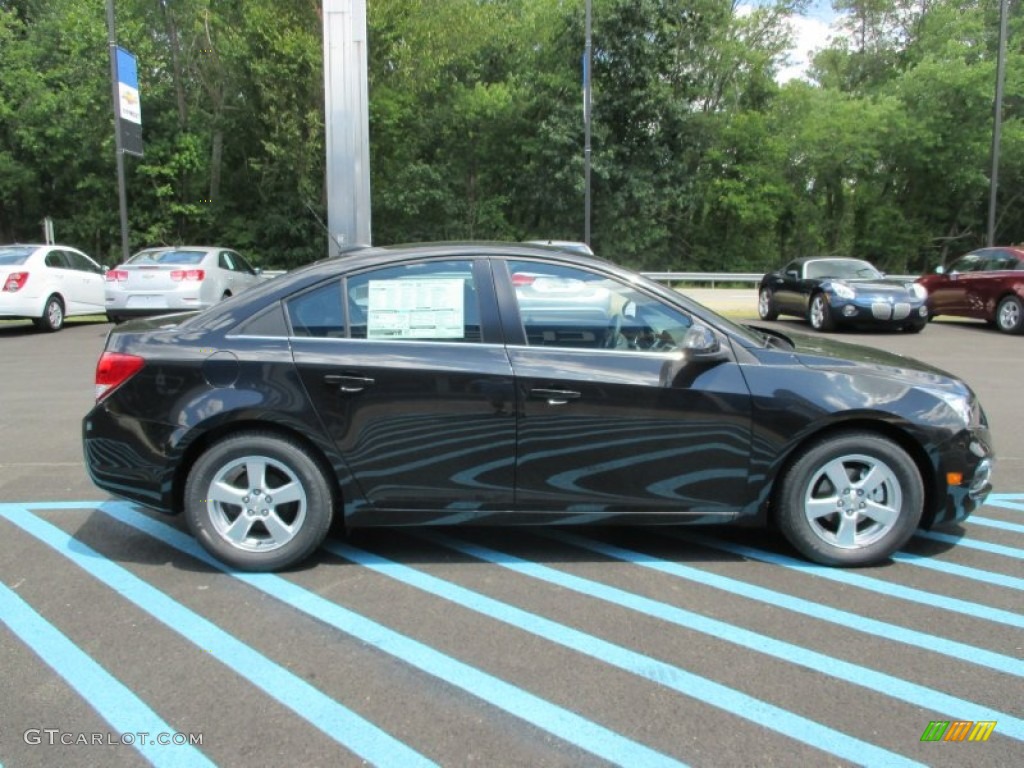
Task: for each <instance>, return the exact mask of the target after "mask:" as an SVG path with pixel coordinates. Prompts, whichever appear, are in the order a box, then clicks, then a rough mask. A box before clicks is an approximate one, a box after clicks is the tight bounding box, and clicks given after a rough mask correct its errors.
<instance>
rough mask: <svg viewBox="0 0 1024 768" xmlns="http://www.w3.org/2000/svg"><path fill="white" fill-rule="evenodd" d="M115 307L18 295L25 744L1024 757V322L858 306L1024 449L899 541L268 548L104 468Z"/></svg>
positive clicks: (3, 396) (144, 755)
mask: <svg viewBox="0 0 1024 768" xmlns="http://www.w3.org/2000/svg"><path fill="white" fill-rule="evenodd" d="M752 294H753V291H750V292H749V293H747V294H744V293H739V292H737V293H736V294H735V295H734V298H733V295H732V294H730V297H729V298H728V299H727V298H726V294H721V295H719V296H717V297H714V298H713V299H711V298H710V297H709V296H704V295H701V296H700V298H702V299H707V303H709V304H710V303H714V302H716V301H721V302H723V305H724V306H726V308H727V309H728V311H729V312H730V313H731V314H733V315H740V316H743V315H744V314H745V313H747V312H748V311H749V313H750V315H749V316H750V317H753V296H752ZM747 296H749V307H748V306H747V304H746V301H747V298H746V297H747ZM772 325H775V326H776V327H780V328H783V329H786V330H787V331H794V332H809V331H808V329H807V327H806V326H805V325H804V324H802V323H799V322H797V321H795V320H792V321H791V320H782V321H779V322H777V323H773V324H772ZM108 328H109V326H108V325H106V324H102V323H93V324H89V323H75V324H70V325H68V326H67V327H66V328H65V330H63V331H61V332H60V333H57V334H52V335H41V334H37V333H35V332H33V331H32V330H31V329H30V326H27V325H24V326H22V325H10V324H8V325H0V352H2V353H3V355H4V364H3V365H2V366H0V434H2V436H3V439H2V442H0V659H2V660H3V666H2V669H3V673H4V674H3V675H2V679H0V766H6V768H14V767H15V766H54V765H61V766H96V765H104V766H122V765H124V766H130V765H132V766H133V765H146V764H153V765H187V766H193V765H221V766H234V765H245V766H254V767H255V766H264V765H266V766H270V765H274V766H279V765H362V764H366V763H372V764H377V765H395V766H403V767H404V766H409V765H421V764H422V765H429V764H437V765H446V766H471V765H480V766H485V765H486V766H591V765H601V764H620V765H629V766H646V765H693V766H754V765H756V766H769V765H778V766H790V765H792V766H796V765H801V766H802V765H855V764H861V765H871V766H876V765H886V766H889V765H922V764H923V765H937V766H944V765H949V766H952V765H971V766H993V767H995V766H1008V765H1019V764H1022V762H1024V685H1022V679H1021V678H1022V677H1024V631H1022V630H1024V610H1022V605H1024V601H1022V599H1021V590H1022V589H1024V430H1022V429H1021V428H1020V426H1019V424H1018V421H1019V414H1020V406H1019V388H1020V385H1019V382H1020V381H1021V380H1022V379H1024V355H1022V354H1021V352H1022V350H1024V347H1022V345H1024V338H1019V337H1007V336H1004V335H1001V334H998V333H996V332H994V331H991V330H988V329H987V328H985V326H983V325H981V324H976V323H970V322H950V321H940V322H936V323H933V324H932V325H931V326H930V327H929V328H928V329H926V330H925V331H924V332H923V333H921V334H919V335H907V334H888V333H864V332H856V333H850V334H845V335H844V337H843V338H844V339H845V340H847V341H852V342H856V343H861V344H865V345H868V346H877V347H881V348H885V349H889V350H892V351H895V352H898V353H902V354H909V355H913V356H915V357H919V358H922V359H924V360H927V361H929V362H931V363H933V364H936V365H938V366H939V367H942V368H945V369H946V370H949V371H951V372H953V373H956V374H958V375H961V376H963V377H964V378H966V379H967V380H968V382H969V383H970V384H971V385H972V386H973V387H974V389H975V390H976V391H977V392H978V393H979V395H980V396H981V398H982V402H983V403H984V405H985V408H986V410H987V413H988V416H989V420H990V423H991V424H992V428H993V433H994V438H995V444H996V449H997V453H998V464H997V468H996V475H995V485H996V493H995V494H994V495H993V497H992V498H991V499H990V501H989V503H988V504H987V505H986V506H985V507H984V508H983V509H982V510H981V511H980V513H978V514H977V515H976V516H975V517H973V518H972V519H971V520H970V521H969V522H968V523H967V524H965V525H963V526H961V527H959V528H955V529H952V530H950V531H944V532H941V533H927V534H921V535H918V536H916V537H915V538H914V539H913V540H912V541H911V543H910V544H909V545H908V546H907V547H906V548H905V550H903V551H902V552H901V553H899V554H898V556H897V557H895V558H894V559H893V561H892V562H891V563H889V564H886V565H884V566H880V567H875V568H869V569H861V570H856V571H844V570H837V569H828V568H823V567H819V566H813V565H810V564H808V563H806V562H805V561H802V560H799V559H797V558H796V557H795V556H794V555H793V552H792V550H791V549H789V547H788V546H787V545H786V544H785V543H784V542H783V541H782V540H781V538H779V537H777V536H774V535H769V534H766V533H764V532H761V531H744V530H738V529H703V528H700V529H698V528H688V529H679V530H672V531H666V530H663V529H658V530H633V529H619V530H607V529H573V530H571V531H570V530H566V529H559V530H519V529H515V530H510V529H480V530H470V529H448V530H444V531H441V530H416V531H412V530H408V531H406V530H391V531H372V532H358V533H357V534H356V535H354V536H353V537H351V538H348V539H345V538H341V537H335V538H331V539H329V543H328V546H327V547H326V548H325V549H324V551H323V552H322V553H321V554H320V555H319V556H317V557H315V558H313V560H312V561H311V562H310V563H309V564H308V565H306V566H305V567H302V568H300V569H297V570H294V571H290V572H288V573H285V574H281V575H268V574H260V575H245V574H238V573H234V572H229V571H226V570H224V569H223V568H222V567H220V566H219V565H218V564H216V563H215V562H214V561H213V560H211V559H210V558H209V557H207V556H206V555H205V554H204V553H203V552H202V551H201V550H200V549H199V548H198V547H197V546H196V545H195V543H194V542H193V541H192V540H191V538H190V537H189V536H188V535H187V534H186V533H184V532H183V528H182V527H181V526H180V525H179V524H178V521H176V520H174V519H166V518H162V517H159V516H157V515H155V514H151V513H147V512H145V511H143V510H141V509H139V508H135V507H133V506H131V505H128V504H125V503H121V502H116V501H114V500H111V499H110V498H109V497H106V496H105V495H103V494H101V493H100V492H99V491H98V490H97V489H95V488H94V487H93V486H92V484H91V483H90V482H89V480H88V478H87V476H86V474H85V471H84V467H83V463H82V457H81V448H80V438H79V427H80V421H81V417H82V416H83V415H84V413H85V412H86V411H87V410H88V408H89V407H90V406H91V403H92V399H93V392H92V382H93V367H94V365H95V361H96V358H97V357H98V354H99V351H100V349H101V348H102V345H103V340H104V337H105V335H106V332H107V330H108ZM968 722H970V723H971V726H970V727H969V728H967V727H966V726H957V725H955V724H956V723H968ZM933 723H951V725H950V726H948V727H947V728H945V729H944V730H942V733H946V732H950V733H953V734H954V738H951V739H947V740H941V738H940V739H939V740H935V741H932V740H929V739H930V737H931V736H934V735H935V733H936V732H937V730H936V729H939V726H933V725H932V724H933ZM992 723H994V725H991V724H992ZM958 728H959V729H960V730H961V731H963V732H964V733H967V734H974V735H976V736H978V737H979V738H975V739H974V740H971V739H970V738H969V735H968V736H967V737H963V738H962V740H959V741H958V740H956V738H955V735H956V733H958V731H957V729H958ZM965 728H966V730H964V729H965ZM986 733H987V734H988V737H987V739H984V740H982V739H981V738H980V736H982V735H984V734H986ZM940 736H941V734H940Z"/></svg>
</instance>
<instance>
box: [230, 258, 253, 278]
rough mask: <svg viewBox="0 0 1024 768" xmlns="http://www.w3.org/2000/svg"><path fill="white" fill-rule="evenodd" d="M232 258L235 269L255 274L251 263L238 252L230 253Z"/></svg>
mask: <svg viewBox="0 0 1024 768" xmlns="http://www.w3.org/2000/svg"><path fill="white" fill-rule="evenodd" d="M231 257H232V260H233V261H234V262H235V269H236V270H238V271H239V272H244V273H245V274H247V275H255V274H256V270H255V269H253V267H252V264H250V263H249V262H248V261H246V260H245V258H244V257H243V256H242V255H241V254H240V253H232V254H231Z"/></svg>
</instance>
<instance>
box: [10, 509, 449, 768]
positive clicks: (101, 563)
mask: <svg viewBox="0 0 1024 768" xmlns="http://www.w3.org/2000/svg"><path fill="white" fill-rule="evenodd" d="M0 515H3V516H4V517H5V518H6V519H8V520H10V521H11V522H13V523H14V524H15V525H17V526H19V527H20V528H22V529H23V530H24V531H26V532H27V533H30V534H32V535H33V536H35V537H36V538H37V539H39V540H40V541H42V542H44V543H46V544H48V545H49V546H51V547H52V548H53V549H55V550H56V551H57V552H59V553H60V554H62V555H64V556H65V557H66V558H68V559H69V560H71V561H72V562H74V563H75V565H77V566H79V567H80V568H82V569H83V570H84V571H86V572H87V573H89V574H90V575H91V576H93V577H95V578H96V579H98V580H99V581H101V582H103V583H104V584H106V585H107V586H109V587H110V588H111V589H113V590H114V591H116V592H117V593H118V594H119V595H120V596H121V597H124V598H125V599H127V600H129V601H131V602H132V603H134V604H135V605H136V606H138V607H139V608H141V609H142V610H144V611H145V612H146V613H148V614H149V615H150V616H152V617H153V618H155V619H157V620H158V621H160V622H161V623H163V624H164V625H165V626H167V627H169V628H170V629H172V630H174V631H175V632H177V633H178V634H179V635H181V636H182V637H184V638H185V639H186V640H188V641H190V642H192V643H194V644H195V645H197V646H198V647H199V648H202V649H203V650H204V651H206V652H208V653H209V654H210V655H211V656H213V657H214V658H215V659H217V660H218V661H220V662H221V663H222V664H225V665H226V666H228V667H229V668H230V669H232V670H234V671H235V672H236V673H237V674H239V675H240V676H241V677H243V678H244V679H246V680H248V681H249V682H250V683H252V684H253V685H255V686H256V687H258V688H260V689H261V690H263V691H264V692H265V693H267V694H268V695H270V696H271V697H272V698H274V699H275V700H277V701H278V702H280V703H281V704H283V705H284V706H286V707H288V708H289V709H291V710H292V711H293V712H295V713H296V714H297V715H299V716H300V717H302V718H304V719H305V720H307V721H308V722H309V723H310V724H312V725H313V726H315V727H317V728H319V729H320V730H321V731H323V732H324V733H325V734H327V735H328V736H329V737H331V738H332V739H334V740H335V741H336V742H338V743H339V744H341V745H343V746H345V747H347V748H348V749H351V750H352V751H353V752H354V753H356V754H357V755H360V756H361V757H363V758H365V759H366V760H368V761H370V762H371V763H374V764H376V765H382V766H383V765H393V766H401V767H402V768H404V766H407V765H416V766H433V765H435V764H434V763H433V762H431V761H430V760H427V759H426V758H425V757H423V756H422V755H420V754H419V753H418V752H415V751H414V750H412V749H410V748H409V747H407V746H406V745H405V744H403V743H402V742H400V741H398V740H396V739H394V738H392V737H391V736H389V735H388V734H387V733H385V732H384V731H382V730H381V729H379V728H378V727H377V726H375V725H373V723H371V722H369V721H368V720H365V719H364V718H362V717H360V716H359V715H357V714H355V713H354V712H352V711H351V710H349V709H348V708H346V707H344V706H342V705H341V704H339V703H337V702H336V701H334V700H333V699H331V698H330V697H329V696H327V695H325V694H324V693H322V692H320V691H319V690H317V689H316V688H314V687H313V686H311V685H310V684H309V683H307V682H305V681H304V680H302V679H301V678H299V677H297V676H296V675H293V674H292V673H291V672H289V671H288V670H286V669H285V668H284V667H282V666H280V665H279V664H276V663H274V662H273V661H271V660H270V659H268V658H267V657H266V656H264V655H263V654H261V653H258V652H257V651H255V650H253V649H252V648H250V647H249V646H248V645H246V644H245V643H243V642H241V641H240V640H238V639H237V638H235V637H233V636H232V635H230V634H228V633H227V632H225V631H224V630H222V629H221V628H220V627H218V626H216V625H215V624H213V623H212V622H210V621H207V620H206V619H204V618H203V617H202V616H199V615H198V614H197V613H195V612H194V611H191V610H190V609H188V608H186V607H185V606H183V605H181V604H180V603H178V602H177V601H175V600H173V599H172V598H170V597H168V596H167V595H165V594H164V593H163V592H161V591H160V590H158V589H156V588H154V587H152V586H150V585H149V584H148V583H146V582H145V581H143V580H142V579H140V578H139V577H138V576H135V575H134V574H133V573H131V572H130V571H128V570H126V569H125V568H123V567H122V566H120V565H117V564H116V563H114V562H112V561H110V560H108V559H106V558H105V557H104V556H103V555H101V554H100V553H98V552H96V551H95V550H94V549H92V548H90V547H88V546H86V545H85V544H83V543H81V542H80V541H77V540H76V539H74V538H73V537H71V536H70V535H68V534H67V533H65V532H64V531H62V530H61V529H60V528H57V527H56V526H54V525H51V524H50V523H48V522H46V521H45V520H41V519H40V518H38V517H35V516H34V515H33V514H31V513H29V512H26V513H24V514H20V515H19V514H11V513H10V512H9V511H8V510H7V509H3V510H0ZM165 730H167V729H165Z"/></svg>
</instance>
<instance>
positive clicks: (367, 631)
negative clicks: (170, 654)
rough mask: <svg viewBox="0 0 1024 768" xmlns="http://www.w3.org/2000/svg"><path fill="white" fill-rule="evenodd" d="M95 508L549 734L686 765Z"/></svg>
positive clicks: (148, 526)
mask: <svg viewBox="0 0 1024 768" xmlns="http://www.w3.org/2000/svg"><path fill="white" fill-rule="evenodd" d="M98 509H99V511H101V512H103V513H105V514H107V515H109V516H110V517H112V518H114V519H116V520H119V521H121V522H123V523H125V524H126V525H130V526H131V527H133V528H135V529H136V530H139V531H142V532H143V533H146V534H148V535H150V536H152V537H154V538H156V539H158V540H160V541H162V542H163V543H164V544H167V545H168V546H171V547H174V548H175V549H177V550H179V551H181V552H184V553H185V554H187V555H189V556H191V557H194V558H196V559H197V560H200V561H202V562H204V563H206V564H207V565H209V566H211V567H213V568H216V569H217V570H220V571H223V572H224V573H227V574H228V575H230V576H232V577H233V578H235V579H238V580H239V581H242V582H244V583H246V584H248V585H250V586H252V587H254V588H255V589H258V590H260V591H261V592H264V593H265V594H268V595H270V596H271V597H274V598H277V599H278V600H281V601H283V602H285V603H287V604H288V605H290V606H291V607H292V608H294V609H295V610H298V611H302V612H303V613H306V614H307V615H309V616H312V617H313V618H315V619H317V620H318V621H322V622H324V623H325V624H329V625H330V626H332V627H334V628H335V629H337V630H339V631H341V632H343V633H344V634H346V635H349V636H351V637H355V638H357V639H359V640H361V641H363V642H364V643H366V644H368V645H370V646H372V647H373V648H376V649H377V650H379V651H382V652H384V653H387V654H389V655H391V656H395V657H397V658H398V659H399V660H401V661H403V662H405V663H406V664H408V665H410V666H412V667H415V668H417V669H419V670H421V671H423V672H425V673H427V674H428V675H432V676H433V677H436V678H439V679H440V680H442V681H444V682H446V683H448V684H450V685H452V686H454V687H456V688H460V689H462V690H463V691H465V692H466V693H468V694H470V695H472V696H473V697H475V698H478V699H482V700H483V701H485V702H487V703H488V704H490V705H491V706H493V707H495V708H497V709H500V710H502V711H504V712H508V713H509V714H511V715H514V716H515V717H518V718H520V719H522V720H524V721H526V722H528V723H530V724H532V725H534V726H536V727H537V728H538V729H540V730H542V731H545V732H547V733H550V734H553V735H554V736H556V737H558V738H560V739H562V740H563V741H566V742H568V743H569V744H573V745H575V746H577V747H579V748H580V749H582V750H584V751H586V752H590V753H591V754H594V755H596V756H598V757H600V758H602V759H604V760H607V761H609V762H612V763H616V764H618V765H625V766H631V768H632V766H638V767H640V768H646V767H647V766H675V767H676V768H678V767H679V766H684V764H683V763H680V762H679V761H677V760H675V759H673V758H671V757H669V756H667V755H664V754H662V753H661V752H657V751H655V750H653V749H651V748H650V747H647V746H645V745H643V744H640V743H639V742H636V741H633V740H632V739H628V738H626V737H624V736H622V735H620V734H617V733H615V732H614V731H611V730H609V729H607V728H605V727H603V726H601V725H598V724H597V723H594V722H592V721H590V720H587V719H586V718H584V717H581V716H580V715H577V714H575V713H574V712H570V711H569V710H567V709H564V708H562V707H559V706H558V705H556V704H552V703H551V702H549V701H545V700H544V699H542V698H540V697H538V696H534V695H533V694H531V693H529V692H527V691H524V690H523V689H521V688H518V687H517V686H515V685H512V684H510V683H507V682H505V681H503V680H500V679H499V678H496V677H494V676H492V675H489V674H487V673H486V672H483V671H481V670H479V669H477V668H475V667H472V666H470V665H468V664H465V663H463V662H461V661H459V660H457V659H454V658H452V657H450V656H447V655H445V654H443V653H441V652H440V651H437V650H435V649H434V648H431V647H430V646H428V645H425V644H423V643H420V642H418V641H416V640H413V639H412V638H409V637H406V636H405V635H402V634H401V633H399V632H395V631H394V630H391V629H388V628H387V627H385V626H383V625H382V624H378V623H377V622H375V621H372V620H371V619H368V618H366V617H365V616H362V615H360V614H358V613H355V612H354V611H350V610H348V609H347V608H344V607H342V606H340V605H338V604H337V603H332V602H330V601H329V600H326V599H324V598H323V597H320V595H317V594H316V593H314V592H310V591H309V590H307V589H304V588H302V587H300V586H298V585H297V584H294V583H293V582H291V581H288V580H287V579H284V578H282V577H280V576H276V575H274V574H271V573H241V572H234V571H231V570H230V569H228V568H227V566H225V565H224V564H223V563H221V562H219V561H218V560H216V559H215V558H213V557H212V556H210V555H209V554H207V553H206V551H205V550H203V549H202V548H201V547H200V546H199V545H198V544H197V543H196V542H195V540H194V539H192V537H190V536H188V535H186V534H184V533H182V532H181V531H178V530H175V529H174V528H171V527H170V526H169V525H167V524H166V523H161V522H159V521H157V520H154V519H152V518H150V517H148V516H146V515H143V514H141V513H139V512H136V511H135V510H134V509H132V507H131V505H129V504H125V503H122V502H111V503H106V504H103V505H101V506H100V507H99V508H98Z"/></svg>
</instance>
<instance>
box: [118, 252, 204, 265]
mask: <svg viewBox="0 0 1024 768" xmlns="http://www.w3.org/2000/svg"><path fill="white" fill-rule="evenodd" d="M205 256H206V251H177V250H168V251H141V252H139V253H137V254H135V255H134V256H132V257H131V258H130V259H129V260H128V262H127V263H128V264H199V263H200V262H201V261H202V260H203V257H205Z"/></svg>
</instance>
